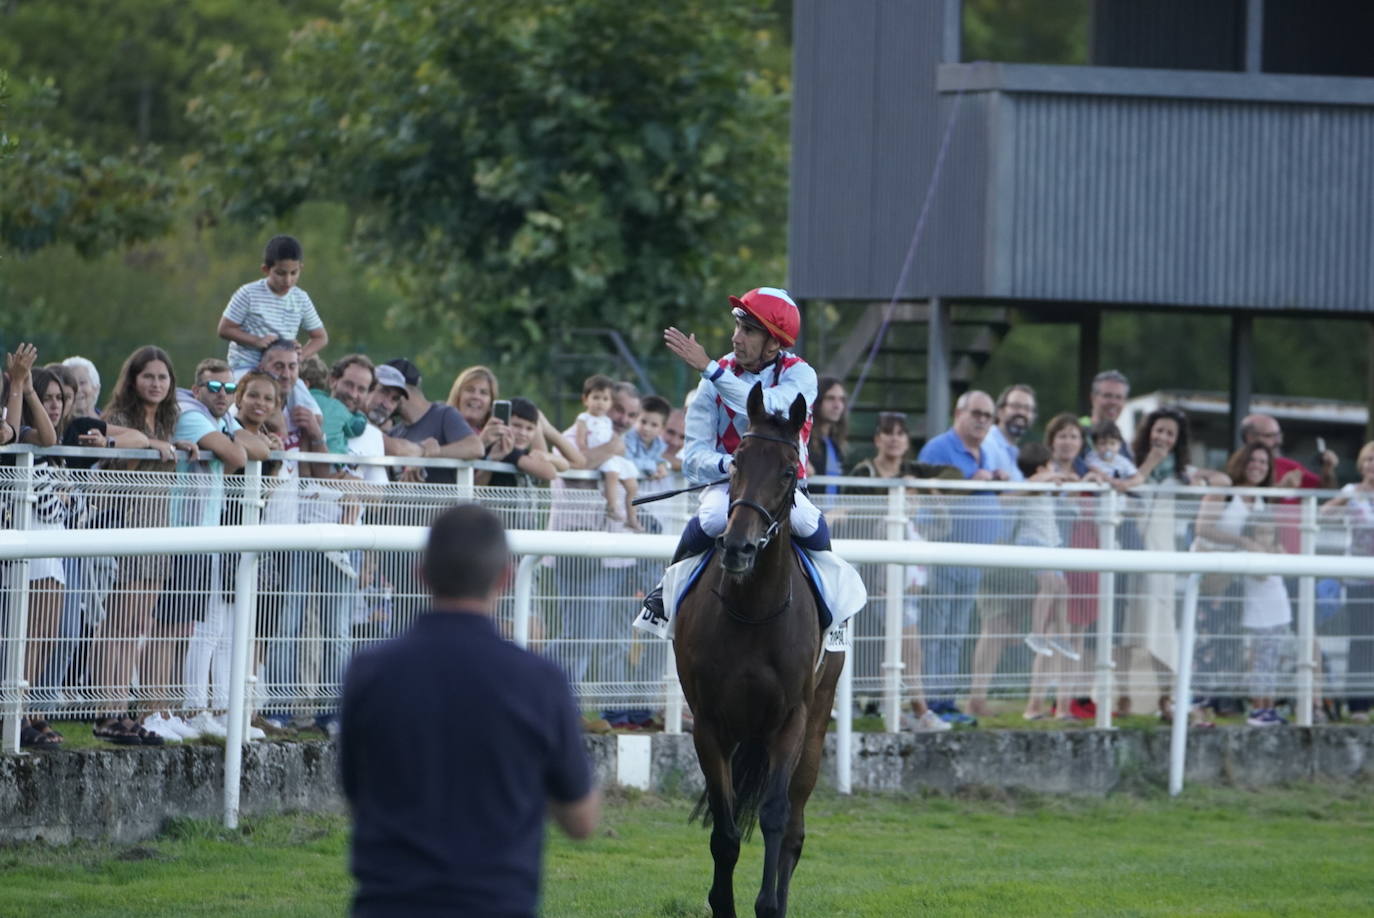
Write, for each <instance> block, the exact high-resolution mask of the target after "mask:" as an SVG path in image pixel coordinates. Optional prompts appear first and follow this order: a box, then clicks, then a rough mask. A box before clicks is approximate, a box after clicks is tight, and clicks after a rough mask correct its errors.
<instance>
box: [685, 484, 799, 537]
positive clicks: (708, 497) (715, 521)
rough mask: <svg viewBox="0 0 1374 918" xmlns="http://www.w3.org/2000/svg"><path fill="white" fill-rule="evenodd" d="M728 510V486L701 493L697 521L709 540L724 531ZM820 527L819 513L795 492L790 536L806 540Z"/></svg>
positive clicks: (722, 485)
mask: <svg viewBox="0 0 1374 918" xmlns="http://www.w3.org/2000/svg"><path fill="white" fill-rule="evenodd" d="M729 508H730V485H729V484H718V485H712V486H711V487H709V488H707V489H706V490H705V491H702V492H701V506H700V507H698V508H697V519H698V520H699V521H700V522H701V529H702V531H703V532H705V533H706V534H707V535H708V536H710V537H711V538H713V539H714V538H715V537H716V536H718V535H720V534H721V533H722V532H724V531H725V524H726V522H727V521H728V518H729V514H728V513H727V511H728V510H729ZM820 525H821V511H820V510H819V509H817V507H816V505H815V504H813V503H811V498H809V497H807V496H806V493H805V492H804V491H801V490H798V491H797V501H796V503H795V504H793V505H792V534H793V535H797V536H801V537H802V538H806V537H807V536H809V535H814V534H815V532H816V529H817V528H818V527H819V526H820Z"/></svg>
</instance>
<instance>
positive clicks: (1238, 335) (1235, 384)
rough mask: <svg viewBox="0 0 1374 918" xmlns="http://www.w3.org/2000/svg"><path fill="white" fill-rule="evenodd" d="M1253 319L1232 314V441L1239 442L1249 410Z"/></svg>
mask: <svg viewBox="0 0 1374 918" xmlns="http://www.w3.org/2000/svg"><path fill="white" fill-rule="evenodd" d="M1254 323H1255V320H1254V319H1253V318H1251V317H1250V316H1247V315H1233V316H1231V442H1230V443H1229V444H1227V449H1228V450H1229V449H1230V448H1231V447H1233V446H1235V445H1236V444H1237V443H1239V442H1240V422H1241V421H1243V420H1245V416H1246V415H1247V414H1249V413H1250V393H1251V392H1252V391H1253V390H1254V388H1255V347H1254Z"/></svg>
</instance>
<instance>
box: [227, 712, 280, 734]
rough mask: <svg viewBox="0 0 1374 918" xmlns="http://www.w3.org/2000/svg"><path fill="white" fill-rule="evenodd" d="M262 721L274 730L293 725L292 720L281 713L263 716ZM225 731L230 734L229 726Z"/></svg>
mask: <svg viewBox="0 0 1374 918" xmlns="http://www.w3.org/2000/svg"><path fill="white" fill-rule="evenodd" d="M262 722H263V723H265V724H267V726H269V727H271V728H272V729H273V730H286V729H287V728H289V727H290V725H291V724H290V721H288V720H287V719H286V718H285V717H281V716H279V715H273V716H271V717H267V716H263V718H262ZM224 732H225V735H226V736H228V735H229V731H228V728H226V729H225V731H224Z"/></svg>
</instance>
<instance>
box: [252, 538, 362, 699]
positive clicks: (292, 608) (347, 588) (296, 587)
mask: <svg viewBox="0 0 1374 918" xmlns="http://www.w3.org/2000/svg"><path fill="white" fill-rule="evenodd" d="M284 560H285V562H286V572H285V576H284V577H283V579H282V590H283V592H284V593H285V595H284V596H282V600H281V603H280V609H281V612H280V615H279V618H278V620H277V622H276V623H275V624H276V627H275V628H274V629H273V634H272V637H271V640H270V641H269V643H268V645H267V659H266V662H265V665H264V670H265V678H266V681H267V685H268V701H267V704H266V705H265V707H266V709H267V710H273V711H275V710H277V709H285V708H289V707H290V706H292V705H294V704H300V703H302V702H304V701H307V700H309V699H307V698H306V697H305V694H304V686H303V685H301V682H300V645H301V634H302V631H303V628H304V624H305V609H306V598H307V595H308V591H313V592H314V595H315V597H316V603H317V609H318V610H319V611H320V614H321V625H322V627H321V632H322V634H321V639H322V640H323V642H324V646H323V648H322V652H321V654H320V673H319V683H320V691H321V693H322V694H323V695H324V696H325V697H326V698H328V699H330V700H331V701H333V702H337V699H338V696H339V692H340V690H341V686H342V684H343V673H344V668H345V667H346V666H347V665H348V658H349V655H350V653H351V650H352V646H353V606H354V593H355V592H356V591H355V589H354V586H355V584H354V581H352V580H350V579H348V578H347V577H345V576H344V575H343V574H342V573H341V572H340V571H339V569H338V568H336V567H335V566H334V565H333V564H330V563H329V561H328V560H326V559H325V557H324V555H323V554H321V553H318V552H309V553H306V552H291V553H290V554H288V555H285V556H284ZM355 569H356V564H355Z"/></svg>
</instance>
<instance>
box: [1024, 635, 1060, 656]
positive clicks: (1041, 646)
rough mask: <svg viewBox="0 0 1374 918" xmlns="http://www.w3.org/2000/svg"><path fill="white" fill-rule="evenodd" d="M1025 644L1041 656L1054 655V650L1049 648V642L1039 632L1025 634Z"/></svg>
mask: <svg viewBox="0 0 1374 918" xmlns="http://www.w3.org/2000/svg"><path fill="white" fill-rule="evenodd" d="M1026 646H1027V647H1029V648H1030V649H1031V650H1034V651H1035V652H1036V653H1038V654H1040V656H1042V657H1052V656H1054V651H1053V650H1051V649H1050V645H1049V642H1048V641H1046V640H1045V638H1044V637H1043V636H1041V635H1039V634H1028V635H1026Z"/></svg>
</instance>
